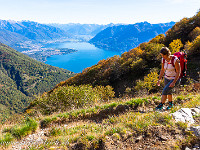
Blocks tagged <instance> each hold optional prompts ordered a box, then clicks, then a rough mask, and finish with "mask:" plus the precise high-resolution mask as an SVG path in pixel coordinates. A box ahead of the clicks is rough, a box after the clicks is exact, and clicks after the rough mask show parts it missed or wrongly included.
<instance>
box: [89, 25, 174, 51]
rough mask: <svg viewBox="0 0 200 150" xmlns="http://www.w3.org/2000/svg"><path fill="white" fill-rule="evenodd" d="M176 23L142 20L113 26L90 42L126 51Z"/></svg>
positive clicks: (98, 45)
mask: <svg viewBox="0 0 200 150" xmlns="http://www.w3.org/2000/svg"><path fill="white" fill-rule="evenodd" d="M174 24H175V22H170V23H160V24H150V23H148V22H141V23H136V24H129V25H118V26H112V27H108V28H106V29H105V30H103V31H101V32H100V33H98V34H97V35H96V36H95V37H94V38H92V39H91V40H90V41H89V42H90V43H92V44H94V45H95V46H97V47H100V48H103V49H109V50H117V51H121V52H125V51H128V50H129V49H132V48H134V47H137V46H138V45H139V44H140V43H143V42H148V41H149V40H150V39H152V38H153V37H155V36H157V35H159V34H164V33H165V32H166V31H167V30H168V29H169V28H171V27H172V26H173V25H174Z"/></svg>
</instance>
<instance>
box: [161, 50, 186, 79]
mask: <svg viewBox="0 0 200 150" xmlns="http://www.w3.org/2000/svg"><path fill="white" fill-rule="evenodd" d="M175 57H178V59H179V60H180V67H181V72H180V76H179V78H182V77H185V76H186V70H187V59H186V57H187V54H186V53H185V52H176V53H174V54H173V56H172V60H171V63H172V66H173V67H175V65H174V58H175ZM163 63H165V59H163Z"/></svg>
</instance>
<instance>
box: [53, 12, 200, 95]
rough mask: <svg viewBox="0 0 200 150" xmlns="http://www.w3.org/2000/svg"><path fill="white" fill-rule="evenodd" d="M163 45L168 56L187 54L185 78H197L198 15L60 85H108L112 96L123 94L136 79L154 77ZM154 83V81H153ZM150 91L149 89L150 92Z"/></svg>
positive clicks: (198, 56)
mask: <svg viewBox="0 0 200 150" xmlns="http://www.w3.org/2000/svg"><path fill="white" fill-rule="evenodd" d="M163 46H167V47H169V48H170V49H171V51H172V54H173V53H174V52H176V51H179V50H180V49H184V50H185V51H186V52H187V53H188V73H187V75H188V77H189V78H193V79H195V80H198V79H199V74H198V73H199V72H200V68H199V66H200V65H199V62H200V61H199V59H200V12H198V13H197V14H196V15H195V16H193V17H191V18H183V19H182V20H180V21H179V22H177V23H176V24H175V25H174V26H173V27H172V28H171V29H169V30H168V31H167V32H166V36H165V35H164V34H161V35H158V36H156V37H154V38H153V39H151V40H150V41H149V42H144V43H142V44H140V45H139V46H138V47H136V48H134V49H131V50H129V51H128V52H125V53H123V54H122V55H121V56H114V57H112V58H109V59H107V60H101V61H99V62H98V64H96V65H94V66H92V67H89V68H86V69H85V70H83V72H82V73H79V74H76V75H75V76H74V77H72V78H70V79H68V80H66V81H65V82H61V83H60V84H59V85H58V86H56V87H55V88H54V89H56V88H57V87H60V86H64V85H74V84H75V85H81V84H92V85H93V86H96V85H104V86H105V85H111V86H112V87H113V88H114V91H115V92H116V96H119V95H120V94H123V93H124V92H125V90H126V89H127V88H131V90H132V92H134V90H135V85H136V83H138V80H139V79H141V80H143V79H144V77H145V76H146V75H147V74H150V73H151V72H154V73H156V74H158V71H159V69H160V61H161V56H160V49H161V47H163ZM154 82H155V81H154ZM152 90H153V89H152Z"/></svg>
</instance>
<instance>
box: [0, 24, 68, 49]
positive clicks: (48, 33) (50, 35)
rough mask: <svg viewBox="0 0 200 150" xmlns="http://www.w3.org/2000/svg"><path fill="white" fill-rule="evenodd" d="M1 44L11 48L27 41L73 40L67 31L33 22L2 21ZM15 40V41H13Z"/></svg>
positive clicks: (0, 29) (0, 25)
mask: <svg viewBox="0 0 200 150" xmlns="http://www.w3.org/2000/svg"><path fill="white" fill-rule="evenodd" d="M0 34H1V38H0V42H2V43H5V44H7V45H9V46H11V45H14V44H16V43H18V42H23V41H27V40H31V41H43V40H53V39H63V38H71V36H72V35H69V34H68V33H66V32H65V31H63V30H61V29H59V28H56V27H53V26H48V25H45V24H40V23H37V22H33V21H12V20H11V21H10V20H8V21H7V20H0ZM12 39H13V40H12Z"/></svg>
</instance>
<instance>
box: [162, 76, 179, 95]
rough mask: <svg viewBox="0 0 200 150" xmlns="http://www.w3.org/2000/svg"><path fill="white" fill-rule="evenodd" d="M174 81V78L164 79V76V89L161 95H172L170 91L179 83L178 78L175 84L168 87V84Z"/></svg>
mask: <svg viewBox="0 0 200 150" xmlns="http://www.w3.org/2000/svg"><path fill="white" fill-rule="evenodd" d="M173 81H174V79H172V80H169V79H166V78H164V85H165V87H164V89H163V91H162V95H172V93H173V92H174V90H173V89H174V87H175V86H177V85H178V84H179V83H180V79H178V80H177V81H176V83H175V86H174V87H169V85H170V84H171V83H172V82H173Z"/></svg>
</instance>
